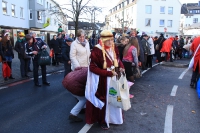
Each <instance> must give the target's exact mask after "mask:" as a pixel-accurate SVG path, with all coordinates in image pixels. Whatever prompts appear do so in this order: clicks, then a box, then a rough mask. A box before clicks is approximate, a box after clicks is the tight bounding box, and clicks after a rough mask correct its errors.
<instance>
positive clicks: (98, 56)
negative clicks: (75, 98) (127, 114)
mask: <svg viewBox="0 0 200 133" xmlns="http://www.w3.org/2000/svg"><path fill="white" fill-rule="evenodd" d="M116 68H117V69H116ZM117 70H119V71H121V72H122V71H124V66H123V64H122V62H121V61H120V59H119V52H118V49H117V47H115V45H114V38H113V34H112V32H111V31H109V30H103V31H102V32H101V38H100V43H99V44H97V45H95V47H94V48H93V50H92V52H91V56H90V65H89V69H88V77H87V83H86V90H85V96H86V99H87V100H88V101H87V102H86V123H87V124H93V123H95V122H98V123H99V124H100V126H101V128H102V129H108V128H109V123H112V124H122V123H123V118H122V110H121V108H117V107H114V106H113V105H110V104H106V103H107V101H108V97H109V96H108V95H107V94H108V90H109V87H108V86H109V85H108V84H109V80H110V78H111V77H113V78H115V77H116V75H118V74H117V73H118V72H119V71H117ZM107 81H108V82H107ZM89 84H92V86H91V85H89ZM96 88H97V89H96ZM108 118H109V120H108Z"/></svg>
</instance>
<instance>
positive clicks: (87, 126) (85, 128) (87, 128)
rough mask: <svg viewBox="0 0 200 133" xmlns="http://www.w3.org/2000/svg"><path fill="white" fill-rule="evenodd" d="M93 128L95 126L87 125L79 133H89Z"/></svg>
mask: <svg viewBox="0 0 200 133" xmlns="http://www.w3.org/2000/svg"><path fill="white" fill-rule="evenodd" d="M92 126H93V124H85V126H84V127H83V128H82V129H81V130H80V131H79V132H78V133H87V131H88V130H89V129H90V128H91V127H92Z"/></svg>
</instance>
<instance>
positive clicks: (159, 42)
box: [155, 36, 166, 51]
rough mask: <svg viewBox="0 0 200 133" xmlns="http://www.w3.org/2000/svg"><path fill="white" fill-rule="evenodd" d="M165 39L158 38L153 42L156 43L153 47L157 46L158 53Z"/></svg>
mask: <svg viewBox="0 0 200 133" xmlns="http://www.w3.org/2000/svg"><path fill="white" fill-rule="evenodd" d="M165 40H166V39H165V38H164V37H163V36H160V37H159V38H158V40H156V41H155V42H156V44H155V45H157V44H158V45H159V50H158V51H160V50H161V48H162V45H163V42H164V41H165Z"/></svg>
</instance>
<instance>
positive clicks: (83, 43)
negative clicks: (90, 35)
mask: <svg viewBox="0 0 200 133" xmlns="http://www.w3.org/2000/svg"><path fill="white" fill-rule="evenodd" d="M76 42H77V43H78V44H81V45H82V46H83V47H85V45H86V44H87V41H86V40H84V42H79V40H78V39H76Z"/></svg>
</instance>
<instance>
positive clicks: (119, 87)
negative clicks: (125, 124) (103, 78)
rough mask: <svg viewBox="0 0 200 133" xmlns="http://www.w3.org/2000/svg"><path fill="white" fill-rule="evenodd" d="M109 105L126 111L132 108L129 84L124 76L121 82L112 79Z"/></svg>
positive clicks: (120, 79)
mask: <svg viewBox="0 0 200 133" xmlns="http://www.w3.org/2000/svg"><path fill="white" fill-rule="evenodd" d="M108 103H109V104H111V105H113V106H115V107H118V108H121V109H123V110H125V111H127V110H128V109H130V108H131V103H130V98H129V87H128V82H127V79H126V77H125V76H124V75H121V77H120V78H119V80H114V79H113V78H111V81H110V87H109V100H108Z"/></svg>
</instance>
